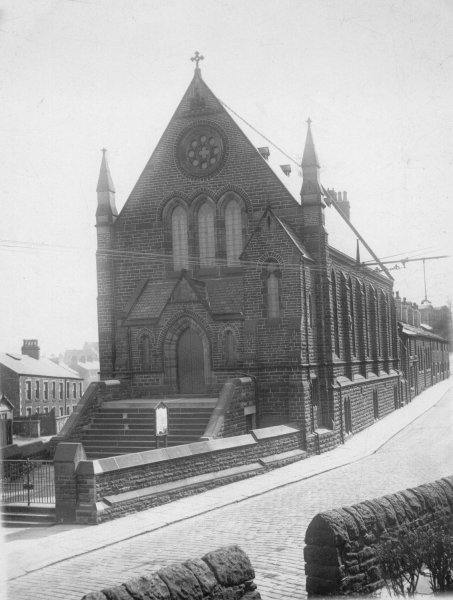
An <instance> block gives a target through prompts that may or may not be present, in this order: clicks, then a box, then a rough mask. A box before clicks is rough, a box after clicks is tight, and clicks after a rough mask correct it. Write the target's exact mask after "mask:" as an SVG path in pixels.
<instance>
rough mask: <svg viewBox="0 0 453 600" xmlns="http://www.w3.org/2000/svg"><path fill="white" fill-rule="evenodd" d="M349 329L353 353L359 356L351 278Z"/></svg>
mask: <svg viewBox="0 0 453 600" xmlns="http://www.w3.org/2000/svg"><path fill="white" fill-rule="evenodd" d="M349 330H350V334H351V341H352V343H351V349H352V355H353V356H357V348H356V342H355V313H354V284H353V281H352V279H349Z"/></svg>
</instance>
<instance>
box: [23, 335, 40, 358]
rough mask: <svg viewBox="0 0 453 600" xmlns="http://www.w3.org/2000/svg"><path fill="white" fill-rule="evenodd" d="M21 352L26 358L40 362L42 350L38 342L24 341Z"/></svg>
mask: <svg viewBox="0 0 453 600" xmlns="http://www.w3.org/2000/svg"><path fill="white" fill-rule="evenodd" d="M21 351H22V354H24V355H25V356H30V357H31V358H34V359H36V360H39V357H40V351H41V349H40V347H39V346H38V340H24V345H23V346H22V350H21Z"/></svg>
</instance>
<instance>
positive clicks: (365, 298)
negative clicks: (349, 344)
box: [363, 284, 370, 356]
mask: <svg viewBox="0 0 453 600" xmlns="http://www.w3.org/2000/svg"><path fill="white" fill-rule="evenodd" d="M363 308H364V318H365V352H366V356H370V332H369V329H368V296H367V291H366V285H365V284H364V286H363Z"/></svg>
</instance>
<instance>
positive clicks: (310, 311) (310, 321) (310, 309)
mask: <svg viewBox="0 0 453 600" xmlns="http://www.w3.org/2000/svg"><path fill="white" fill-rule="evenodd" d="M308 325H309V327H310V329H313V305H312V301H311V293H309V294H308Z"/></svg>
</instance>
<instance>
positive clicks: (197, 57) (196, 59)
mask: <svg viewBox="0 0 453 600" xmlns="http://www.w3.org/2000/svg"><path fill="white" fill-rule="evenodd" d="M190 60H191V61H192V62H194V61H196V63H197V66H196V69H197V70H199V66H198V63H199V62H200V60H204V56H201V54H200V53H199V52H195V56H192V58H191V59H190Z"/></svg>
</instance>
